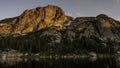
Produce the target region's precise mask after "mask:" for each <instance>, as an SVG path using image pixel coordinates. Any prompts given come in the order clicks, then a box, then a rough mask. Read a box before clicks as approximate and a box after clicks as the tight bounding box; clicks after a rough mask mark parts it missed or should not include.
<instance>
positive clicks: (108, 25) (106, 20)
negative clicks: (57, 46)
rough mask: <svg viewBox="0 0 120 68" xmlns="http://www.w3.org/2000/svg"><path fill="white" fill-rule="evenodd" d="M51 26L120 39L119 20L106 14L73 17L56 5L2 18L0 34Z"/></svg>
mask: <svg viewBox="0 0 120 68" xmlns="http://www.w3.org/2000/svg"><path fill="white" fill-rule="evenodd" d="M49 27H50V28H55V29H56V30H60V31H61V30H74V31H76V33H75V34H76V35H79V36H80V35H82V36H89V35H95V36H98V37H101V38H105V39H106V38H111V39H117V40H118V39H120V33H119V31H120V30H119V29H120V22H119V21H116V20H114V19H113V18H111V17H109V16H107V15H105V14H99V15H97V16H96V17H77V18H75V19H73V18H72V17H70V16H67V15H65V12H64V11H63V10H62V9H61V8H60V7H58V6H54V5H48V6H45V7H37V8H34V9H29V10H28V9H27V10H25V11H24V12H23V13H22V14H21V15H20V16H17V17H13V18H7V19H3V20H1V21H0V34H3V35H4V34H7V35H9V34H10V35H14V34H27V33H32V32H35V31H40V30H42V29H45V28H49Z"/></svg>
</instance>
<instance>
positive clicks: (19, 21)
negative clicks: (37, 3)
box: [0, 5, 68, 34]
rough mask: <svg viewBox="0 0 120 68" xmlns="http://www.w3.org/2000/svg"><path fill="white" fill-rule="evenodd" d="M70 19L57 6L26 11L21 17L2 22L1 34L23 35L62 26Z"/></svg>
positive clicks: (0, 26) (0, 22)
mask: <svg viewBox="0 0 120 68" xmlns="http://www.w3.org/2000/svg"><path fill="white" fill-rule="evenodd" d="M67 20H68V17H67V16H66V15H65V13H64V11H63V10H62V9H61V8H60V7H57V6H53V5H48V6H45V7H37V8H34V9H30V10H25V11H24V12H23V13H22V14H21V15H20V16H18V17H14V18H8V19H4V20H1V21H0V34H22V33H29V32H34V31H38V30H41V29H43V28H45V27H50V26H61V24H62V23H64V22H66V21H67Z"/></svg>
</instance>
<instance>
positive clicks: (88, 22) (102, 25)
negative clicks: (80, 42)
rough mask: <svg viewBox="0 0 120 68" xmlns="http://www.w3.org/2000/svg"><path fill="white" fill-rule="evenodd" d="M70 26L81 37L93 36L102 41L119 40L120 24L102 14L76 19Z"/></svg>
mask: <svg viewBox="0 0 120 68" xmlns="http://www.w3.org/2000/svg"><path fill="white" fill-rule="evenodd" d="M71 26H72V29H74V30H77V32H78V34H80V35H82V36H83V35H84V36H90V35H95V36H97V37H101V38H104V39H106V38H111V39H120V33H119V31H120V30H119V29H120V22H119V21H116V20H114V19H113V18H111V17H108V16H107V15H104V14H100V15H98V16H96V17H78V18H76V19H75V20H74V21H73V22H72V24H71Z"/></svg>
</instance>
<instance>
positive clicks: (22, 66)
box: [0, 58, 120, 68]
mask: <svg viewBox="0 0 120 68" xmlns="http://www.w3.org/2000/svg"><path fill="white" fill-rule="evenodd" d="M0 68H120V58H102V59H94V58H81V59H39V58H35V59H30V58H24V59H23V58H9V59H5V58H4V59H0Z"/></svg>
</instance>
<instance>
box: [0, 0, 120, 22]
mask: <svg viewBox="0 0 120 68" xmlns="http://www.w3.org/2000/svg"><path fill="white" fill-rule="evenodd" d="M48 4H49V5H57V6H59V7H61V8H62V9H63V10H64V11H65V13H66V15H69V16H73V17H82V16H97V15H99V14H106V15H108V16H110V17H113V18H115V19H116V20H119V21H120V0H0V20H1V19H4V18H9V17H15V16H19V15H20V14H22V12H23V11H24V10H25V9H32V8H36V7H39V6H46V5H48Z"/></svg>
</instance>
